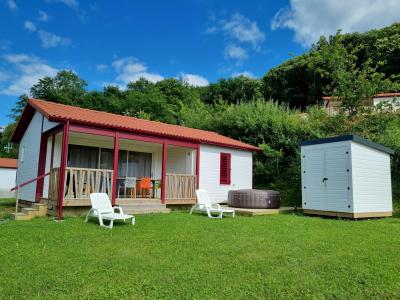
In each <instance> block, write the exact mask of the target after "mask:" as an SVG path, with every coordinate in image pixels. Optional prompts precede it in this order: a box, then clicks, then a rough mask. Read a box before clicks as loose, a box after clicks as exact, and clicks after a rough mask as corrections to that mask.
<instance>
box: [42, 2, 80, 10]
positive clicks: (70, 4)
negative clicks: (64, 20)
mask: <svg viewBox="0 0 400 300" xmlns="http://www.w3.org/2000/svg"><path fill="white" fill-rule="evenodd" d="M47 2H60V3H63V4H65V5H66V6H68V7H70V8H73V9H78V8H79V2H78V1H76V0H47Z"/></svg>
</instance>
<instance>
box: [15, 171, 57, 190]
mask: <svg viewBox="0 0 400 300" xmlns="http://www.w3.org/2000/svg"><path fill="white" fill-rule="evenodd" d="M48 175H50V172H47V173H45V174H43V175H40V176H38V177H36V178H32V179H30V180H28V181H25V182H24V183H21V184H18V185H17V186H14V187H13V188H12V189H11V190H10V191H11V192H13V191H15V190H17V189H18V188H22V187H24V186H26V185H28V184H30V183H32V182H34V181H36V180H40V179H43V178H45V177H46V176H48Z"/></svg>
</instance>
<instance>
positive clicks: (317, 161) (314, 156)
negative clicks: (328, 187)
mask: <svg viewBox="0 0 400 300" xmlns="http://www.w3.org/2000/svg"><path fill="white" fill-rule="evenodd" d="M324 165H325V152H324V150H321V149H320V150H310V151H307V152H306V154H305V157H304V167H305V168H304V170H303V172H305V173H304V174H303V175H305V176H304V178H306V180H305V182H304V184H303V189H304V193H305V194H306V197H305V199H306V203H303V204H305V205H304V207H305V208H307V207H310V208H313V209H320V210H323V209H324V206H325V205H324V203H325V185H324V183H323V182H322V178H324V176H325V167H324Z"/></svg>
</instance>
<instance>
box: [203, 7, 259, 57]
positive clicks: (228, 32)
mask: <svg viewBox="0 0 400 300" xmlns="http://www.w3.org/2000/svg"><path fill="white" fill-rule="evenodd" d="M206 32H207V33H216V32H222V33H223V34H224V35H225V36H227V37H228V38H230V39H233V40H235V41H237V42H241V43H249V44H251V45H252V46H253V49H254V50H257V51H258V50H260V46H261V43H262V42H263V41H264V39H265V34H264V32H262V31H261V30H260V28H259V27H258V25H257V23H256V22H255V21H252V20H250V19H248V18H245V17H244V16H243V15H241V14H239V13H235V14H233V15H231V17H230V18H229V19H222V20H219V21H218V22H217V23H216V24H215V25H214V26H211V27H209V28H208V29H207V31H206Z"/></svg>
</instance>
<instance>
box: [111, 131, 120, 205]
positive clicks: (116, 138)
mask: <svg viewBox="0 0 400 300" xmlns="http://www.w3.org/2000/svg"><path fill="white" fill-rule="evenodd" d="M118 157H119V132H115V136H114V161H113V169H114V171H113V182H112V193H111V202H112V205H115V198H116V195H117V177H118Z"/></svg>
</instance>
